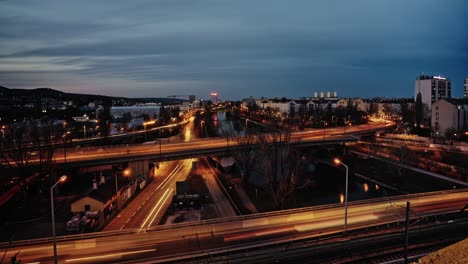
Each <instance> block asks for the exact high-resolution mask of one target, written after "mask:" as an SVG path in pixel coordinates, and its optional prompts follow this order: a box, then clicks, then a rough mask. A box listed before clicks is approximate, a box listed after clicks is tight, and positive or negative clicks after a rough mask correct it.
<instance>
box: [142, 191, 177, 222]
mask: <svg viewBox="0 0 468 264" xmlns="http://www.w3.org/2000/svg"><path fill="white" fill-rule="evenodd" d="M168 190H169V189H168ZM172 190H174V189H171V190H170V191H169V192H168V193H167V196H165V198H164V202H162V204H161V207H159V209H158V211H157V212H156V213H155V214H154V217H153V219H151V222H150V223H149V224H148V226H151V225H152V224H153V222H154V220H155V219H156V216H158V214H159V211H161V209H162V208H163V205H164V203H165V202H166V201H167V199H168V198H169V197H170V196H171V194H172ZM164 195H166V194H164Z"/></svg>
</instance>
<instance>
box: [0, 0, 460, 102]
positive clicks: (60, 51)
mask: <svg viewBox="0 0 468 264" xmlns="http://www.w3.org/2000/svg"><path fill="white" fill-rule="evenodd" d="M266 3H268V6H267V5H266ZM442 5H443V8H441V6H442ZM0 6H2V8H1V11H0V21H1V23H2V25H3V29H2V32H1V33H0V39H1V40H2V41H1V42H0V85H2V86H5V87H8V88H37V87H50V88H53V89H56V90H61V91H64V92H76V93H88V94H102V95H112V96H123V97H165V96H167V95H173V94H194V95H196V96H197V97H202V98H207V97H208V95H209V93H210V92H211V91H218V92H219V93H220V95H221V97H220V99H222V100H230V99H232V100H238V99H242V98H244V97H248V96H253V97H261V96H266V97H275V96H276V97H283V96H287V97H291V98H299V97H305V96H312V95H313V93H314V92H320V91H336V92H338V96H340V97H377V96H383V97H412V96H413V92H414V80H415V79H416V77H417V76H418V75H420V74H422V73H424V74H429V75H432V74H433V75H442V76H445V77H448V78H450V79H451V81H452V96H453V97H462V96H463V81H464V78H465V77H466V75H467V73H466V69H467V68H468V64H467V61H468V59H467V58H468V52H467V47H466V44H465V43H466V40H467V39H468V33H467V32H468V31H467V30H466V26H465V25H464V24H463V23H462V22H461V21H463V16H464V14H463V11H464V10H466V9H467V7H468V4H467V3H465V2H464V1H451V2H448V3H446V2H442V1H439V0H434V1H413V2H411V3H407V2H406V1H384V2H375V1H357V2H356V1H355V2H353V3H342V2H339V1H326V2H325V1H321V2H319V3H309V2H307V1H299V2H295V3H294V5H291V4H289V5H288V4H286V3H284V2H280V1H268V2H265V1H253V2H252V1H248V2H247V1H245V2H219V1H200V2H193V1H182V2H180V1H178V2H168V1H156V2H137V3H132V4H130V3H128V2H125V1H121V2H120V1H119V2H112V5H109V4H104V3H95V2H88V3H82V2H80V3H79V4H78V3H63V2H61V1H46V2H41V3H35V2H12V1H2V2H0ZM435 17H437V18H438V19H437V20H436V19H432V18H435ZM464 71H465V72H464Z"/></svg>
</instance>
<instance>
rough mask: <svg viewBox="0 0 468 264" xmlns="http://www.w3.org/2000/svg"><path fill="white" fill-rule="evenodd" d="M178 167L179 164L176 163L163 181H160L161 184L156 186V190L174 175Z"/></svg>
mask: <svg viewBox="0 0 468 264" xmlns="http://www.w3.org/2000/svg"><path fill="white" fill-rule="evenodd" d="M179 169H180V165H177V166H176V167H175V168H174V169H173V170H172V171H171V173H169V176H167V177H166V179H164V181H162V182H161V184H160V185H159V186H158V187H157V188H156V190H159V189H161V188H162V187H163V186H164V185H165V184H166V183H167V182H168V181H169V179H170V178H171V177H172V176H173V175H174V174H176V172H177V171H178V170H179Z"/></svg>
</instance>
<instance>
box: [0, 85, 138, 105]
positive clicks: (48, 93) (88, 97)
mask: <svg viewBox="0 0 468 264" xmlns="http://www.w3.org/2000/svg"><path fill="white" fill-rule="evenodd" d="M0 96H1V97H3V98H4V99H7V98H13V97H15V98H23V99H26V98H27V99H31V100H37V99H40V98H54V99H56V100H62V101H74V102H77V103H78V104H80V103H87V102H91V101H96V100H102V101H108V102H110V101H111V100H113V99H114V100H118V99H123V100H129V101H133V100H132V99H127V98H123V97H111V96H105V95H94V94H77V93H66V92H62V91H58V90H54V89H52V88H35V89H10V88H7V87H4V86H0Z"/></svg>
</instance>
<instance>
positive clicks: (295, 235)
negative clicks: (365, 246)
mask: <svg viewBox="0 0 468 264" xmlns="http://www.w3.org/2000/svg"><path fill="white" fill-rule="evenodd" d="M406 201H410V202H411V217H412V218H413V219H415V218H416V219H420V218H422V217H425V216H430V215H436V214H440V213H450V212H458V211H460V210H461V209H462V208H463V207H464V206H465V205H467V204H468V189H464V190H455V191H444V192H435V193H427V194H415V195H407V196H396V197H385V198H377V199H373V200H366V201H356V202H351V203H349V206H348V230H350V231H352V230H355V229H360V228H366V227H372V226H376V225H384V224H387V223H392V222H395V221H402V220H403V219H404V217H405V205H406ZM343 224H344V208H343V205H342V204H335V205H326V206H318V207H309V208H302V209H294V210H286V211H279V212H272V213H262V214H253V215H248V216H237V217H230V218H221V219H214V220H207V221H200V222H192V223H182V224H174V225H166V226H155V227H149V228H148V229H145V228H143V229H130V230H125V231H121V232H107V233H106V232H103V233H92V234H84V235H76V236H69V237H59V238H58V246H57V247H58V259H59V263H119V262H120V263H123V262H127V263H128V262H131V263H138V262H140V263H141V262H143V261H147V263H155V262H158V261H159V262H163V261H168V260H181V259H184V258H193V257H196V256H197V255H204V254H206V255H211V254H216V253H226V254H229V252H232V251H234V250H240V249H242V250H246V249H248V248H253V249H255V248H257V247H259V246H262V247H265V246H268V245H276V244H278V243H282V242H288V241H295V240H298V239H311V238H314V237H319V236H323V235H325V234H328V235H329V234H341V233H342V232H343ZM34 242H35V244H31V243H32V242H31V241H25V242H21V241H17V242H14V243H13V244H12V245H11V247H10V249H9V250H8V253H7V254H6V259H9V258H10V257H11V256H12V255H13V254H16V253H17V252H19V253H18V259H19V260H21V261H22V263H32V262H34V263H50V262H51V261H53V256H52V242H51V239H50V238H49V239H39V240H36V241H34ZM7 244H8V243H5V244H2V246H1V247H2V248H3V249H5V248H6V247H7ZM252 254H253V253H252ZM132 261H133V262H132Z"/></svg>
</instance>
